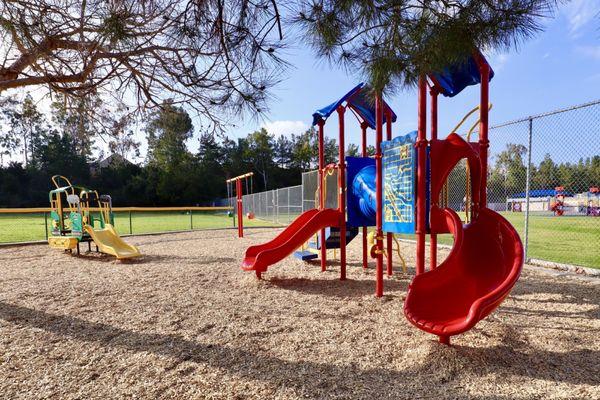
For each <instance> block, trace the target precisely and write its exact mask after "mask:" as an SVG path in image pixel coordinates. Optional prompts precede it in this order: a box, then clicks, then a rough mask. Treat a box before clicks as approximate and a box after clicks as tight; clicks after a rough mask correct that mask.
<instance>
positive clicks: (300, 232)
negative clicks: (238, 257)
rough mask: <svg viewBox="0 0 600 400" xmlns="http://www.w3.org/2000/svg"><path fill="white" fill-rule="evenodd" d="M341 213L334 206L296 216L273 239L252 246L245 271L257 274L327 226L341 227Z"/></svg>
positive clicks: (244, 267)
mask: <svg viewBox="0 0 600 400" xmlns="http://www.w3.org/2000/svg"><path fill="white" fill-rule="evenodd" d="M341 218H342V215H341V213H340V212H339V211H338V210H336V209H332V208H326V209H324V210H317V209H313V210H308V211H306V212H304V213H302V214H300V216H299V217H298V218H296V219H295V220H294V221H293V222H292V223H291V224H290V225H288V227H287V228H285V229H284V230H283V231H282V232H281V233H279V235H277V236H276V237H275V238H274V239H273V240H271V241H269V242H267V243H264V244H260V245H257V246H250V247H249V248H248V249H247V250H246V256H245V257H244V261H243V262H242V269H243V270H244V271H255V272H256V276H258V277H259V278H260V274H261V273H262V272H265V271H266V270H267V268H268V267H269V266H270V265H272V264H275V263H276V262H278V261H281V260H283V259H284V258H285V257H287V256H289V255H290V254H292V253H293V252H294V250H296V249H297V248H299V247H300V246H302V244H304V243H305V242H306V241H308V240H309V239H310V237H311V236H312V235H314V234H315V233H317V232H318V231H320V230H321V229H325V228H327V227H339V226H340V222H341Z"/></svg>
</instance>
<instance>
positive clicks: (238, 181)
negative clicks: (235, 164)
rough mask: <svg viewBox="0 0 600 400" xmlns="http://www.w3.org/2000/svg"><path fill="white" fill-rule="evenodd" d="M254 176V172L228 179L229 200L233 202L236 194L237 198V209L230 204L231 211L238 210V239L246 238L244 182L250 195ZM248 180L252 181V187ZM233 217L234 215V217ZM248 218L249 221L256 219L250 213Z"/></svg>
mask: <svg viewBox="0 0 600 400" xmlns="http://www.w3.org/2000/svg"><path fill="white" fill-rule="evenodd" d="M253 176H254V172H248V173H246V174H242V175H238V176H235V177H233V178H231V179H227V180H226V181H225V183H226V184H227V199H229V201H232V198H233V193H235V198H236V203H237V205H236V207H235V208H234V207H233V204H229V207H231V209H235V210H236V214H237V221H238V237H244V203H243V198H244V193H243V191H244V186H243V184H242V182H245V183H246V194H250V193H251V191H252V177H253ZM248 180H250V187H248ZM234 184H235V185H234ZM232 216H233V215H232ZM246 217H247V218H248V219H253V218H254V213H253V212H249V213H248V214H247V215H246Z"/></svg>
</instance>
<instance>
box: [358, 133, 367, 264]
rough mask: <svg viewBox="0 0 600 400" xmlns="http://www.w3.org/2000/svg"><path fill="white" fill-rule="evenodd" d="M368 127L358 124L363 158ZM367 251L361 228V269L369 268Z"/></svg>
mask: <svg viewBox="0 0 600 400" xmlns="http://www.w3.org/2000/svg"><path fill="white" fill-rule="evenodd" d="M368 127H369V124H367V123H366V122H364V121H363V122H362V123H361V124H360V129H361V133H362V156H363V157H367V156H368V154H367V128H368ZM368 251H369V250H368V249H367V227H366V226H363V227H362V253H363V254H362V262H363V269H367V268H368V266H369V258H368Z"/></svg>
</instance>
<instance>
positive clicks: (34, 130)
mask: <svg viewBox="0 0 600 400" xmlns="http://www.w3.org/2000/svg"><path fill="white" fill-rule="evenodd" d="M6 113H7V115H8V117H9V124H10V129H11V132H10V133H9V135H7V137H6V140H7V142H6V144H7V148H8V149H12V150H14V149H16V148H17V147H18V146H21V151H22V154H23V160H24V164H25V166H29V165H30V164H35V162H36V160H35V155H36V154H37V150H38V148H39V147H40V146H41V145H42V143H43V142H44V140H45V136H46V135H47V133H48V126H47V124H46V123H45V118H44V116H43V114H42V113H40V112H39V111H38V109H37V106H36V104H35V103H34V101H33V98H32V97H31V95H30V94H29V93H28V94H27V95H26V96H25V99H24V100H23V102H22V103H21V105H20V107H16V108H12V109H8V110H6Z"/></svg>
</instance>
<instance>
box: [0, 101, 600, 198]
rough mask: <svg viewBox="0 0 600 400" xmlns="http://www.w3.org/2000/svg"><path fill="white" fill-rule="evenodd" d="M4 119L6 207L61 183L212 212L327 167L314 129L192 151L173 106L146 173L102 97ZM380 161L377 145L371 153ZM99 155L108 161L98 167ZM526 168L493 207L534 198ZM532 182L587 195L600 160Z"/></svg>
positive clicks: (518, 163) (501, 184) (126, 129)
mask: <svg viewBox="0 0 600 400" xmlns="http://www.w3.org/2000/svg"><path fill="white" fill-rule="evenodd" d="M0 117H1V118H2V126H3V130H2V134H1V135H0V161H2V167H1V168H0V207H35V206H45V205H47V203H48V191H49V190H50V189H51V182H50V177H51V176H52V175H56V174H58V175H65V176H67V177H69V178H71V179H72V181H73V182H74V183H76V184H79V185H84V186H88V187H90V188H94V189H97V190H98V191H100V192H101V193H107V194H111V195H112V197H113V199H114V203H115V205H119V206H127V205H139V206H170V205H196V204H199V205H210V204H213V202H214V201H215V200H217V199H219V198H224V197H225V196H226V194H227V192H226V185H225V179H227V178H230V177H233V176H236V175H239V174H243V173H246V172H250V171H251V172H254V174H255V175H254V178H253V180H252V186H253V187H252V188H251V190H252V191H255V192H258V191H263V190H269V189H276V188H280V187H285V186H290V185H298V184H300V183H301V173H302V172H305V171H308V170H311V169H314V168H316V166H317V163H318V158H317V154H318V150H317V149H318V141H317V132H316V131H315V130H314V129H313V128H310V129H308V130H306V131H305V132H301V133H299V134H296V135H290V136H289V137H288V136H278V137H275V136H274V135H272V134H270V133H269V132H267V131H266V130H265V129H260V130H258V131H255V132H252V133H249V134H248V135H247V136H246V137H243V138H239V139H236V140H233V139H230V138H227V137H220V136H216V135H214V134H213V133H203V134H200V135H199V137H198V136H196V138H197V139H198V142H197V147H196V148H195V149H193V150H192V151H190V149H189V148H190V147H192V148H193V147H194V146H188V143H189V142H190V140H191V139H192V138H193V137H194V135H193V133H194V126H193V123H192V119H191V118H190V116H189V115H188V113H187V112H186V111H185V110H183V109H182V108H180V107H179V106H178V105H176V104H173V103H171V102H168V101H167V102H165V103H164V104H163V105H162V108H160V109H158V110H155V111H153V112H151V113H149V114H146V115H145V118H144V123H141V124H140V125H141V127H142V129H143V131H144V133H145V135H146V139H147V144H148V147H147V152H146V154H145V157H144V162H143V163H141V164H140V165H137V164H133V163H131V162H129V161H127V160H128V159H134V158H139V157H140V143H139V142H138V141H137V140H136V137H135V135H134V132H133V128H134V126H133V124H134V120H133V119H132V118H130V116H129V114H128V113H127V110H123V109H117V110H110V111H109V110H108V109H107V108H106V106H105V105H104V104H102V102H101V101H100V100H98V99H97V98H94V97H90V98H88V99H86V100H85V101H83V100H82V101H81V102H80V103H79V104H78V105H77V106H76V107H66V106H65V105H64V104H63V103H60V102H55V103H53V104H52V105H51V112H50V116H49V117H48V116H47V115H46V114H44V113H42V112H40V111H39V110H38V108H37V106H36V104H35V102H34V101H33V99H32V98H31V96H25V98H24V99H23V100H22V101H16V100H14V98H8V99H4V100H2V113H1V114H0ZM100 142H105V143H106V144H107V146H104V148H108V153H105V152H104V151H103V150H102V149H100V148H99V146H98V143H100ZM374 152H375V149H374V148H373V147H372V146H370V147H369V148H368V154H369V155H373V154H374ZM94 154H96V155H97V156H99V157H96V160H94V157H93V155H94ZM346 154H347V155H349V156H359V155H360V151H359V148H358V146H357V145H355V144H353V143H350V144H349V145H348V147H347V149H346ZM337 157H338V148H337V143H336V141H335V139H331V138H326V141H325V161H326V163H330V162H335V161H336V160H337ZM102 160H104V161H103V162H102ZM525 160H526V148H525V147H524V146H522V145H516V144H508V145H507V146H506V149H505V150H504V151H502V152H500V153H499V154H497V155H496V156H494V158H493V159H492V163H491V165H490V172H489V173H490V176H489V180H488V181H489V194H488V197H489V201H491V202H503V201H504V200H505V199H506V198H507V197H510V196H512V195H514V194H515V193H520V192H524V191H525V181H526V161H525ZM99 161H100V162H99ZM531 174H532V180H531V188H532V189H553V188H554V187H556V186H564V187H565V188H566V190H567V191H570V192H575V193H578V192H583V191H586V190H587V189H588V188H589V187H591V186H595V185H599V184H600V156H594V157H591V158H585V159H583V158H582V159H580V160H578V161H577V162H564V163H556V162H554V161H553V160H552V158H551V156H550V155H549V154H547V155H546V156H545V157H544V159H543V160H542V161H541V162H540V163H539V165H532V168H531ZM449 179H450V180H451V182H450V186H451V187H453V188H464V187H465V182H466V175H465V173H464V167H457V171H455V173H453V174H451V176H450V178H449ZM453 190H454V191H456V189H453ZM462 190H464V189H462ZM458 200H461V199H454V200H453V201H458Z"/></svg>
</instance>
